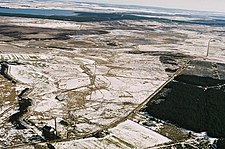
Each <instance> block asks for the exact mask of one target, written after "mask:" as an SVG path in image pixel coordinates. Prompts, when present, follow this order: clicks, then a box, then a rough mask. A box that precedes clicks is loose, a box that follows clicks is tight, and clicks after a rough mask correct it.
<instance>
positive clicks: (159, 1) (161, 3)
mask: <svg viewBox="0 0 225 149" xmlns="http://www.w3.org/2000/svg"><path fill="white" fill-rule="evenodd" d="M77 1H81V2H100V3H112V4H128V5H144V6H158V7H166V8H181V9H190V10H205V11H220V12H225V0H77Z"/></svg>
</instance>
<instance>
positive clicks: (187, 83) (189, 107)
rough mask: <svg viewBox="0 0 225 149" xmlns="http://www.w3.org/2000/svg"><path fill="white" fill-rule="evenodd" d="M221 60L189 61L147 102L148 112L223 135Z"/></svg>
mask: <svg viewBox="0 0 225 149" xmlns="http://www.w3.org/2000/svg"><path fill="white" fill-rule="evenodd" d="M224 68H225V65H224V64H219V63H212V62H202V61H193V62H191V65H190V67H189V68H188V69H186V70H185V71H184V72H183V73H182V74H180V75H178V76H177V77H175V78H174V80H173V81H171V82H170V83H169V84H167V85H166V86H165V87H164V88H163V89H162V90H161V91H160V92H159V93H158V94H157V95H156V96H155V97H154V98H153V100H151V101H150V102H149V103H148V104H147V108H146V109H144V110H146V111H147V112H148V113H149V114H150V115H152V116H154V117H156V118H159V119H163V120H166V121H169V122H170V123H172V124H175V125H177V126H179V127H182V128H186V129H188V130H192V131H195V132H207V134H208V135H209V136H210V137H216V138H224V137H225V110H224V107H225V76H224Z"/></svg>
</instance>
